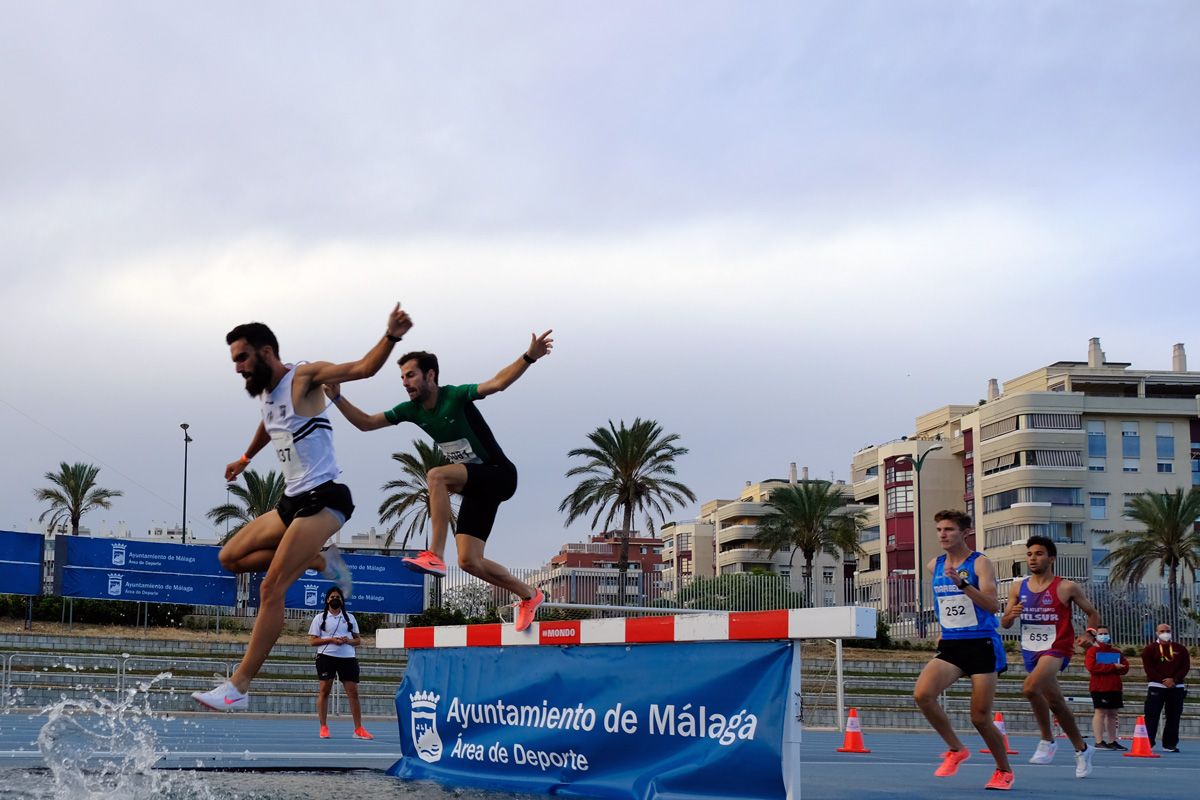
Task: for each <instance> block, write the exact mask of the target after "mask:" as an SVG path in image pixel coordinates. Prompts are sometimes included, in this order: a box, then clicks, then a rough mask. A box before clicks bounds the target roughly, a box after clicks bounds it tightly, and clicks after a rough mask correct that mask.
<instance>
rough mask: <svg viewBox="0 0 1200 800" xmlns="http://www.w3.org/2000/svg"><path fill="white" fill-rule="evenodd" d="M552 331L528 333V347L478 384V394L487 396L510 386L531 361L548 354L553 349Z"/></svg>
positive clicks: (523, 372)
mask: <svg viewBox="0 0 1200 800" xmlns="http://www.w3.org/2000/svg"><path fill="white" fill-rule="evenodd" d="M552 333H554V331H552V330H549V331H546V332H545V333H543V334H542V335H541V336H538V335H537V334H533V333H531V334H529V349H528V350H526V351H525V352H524V353H522V354H521V357H520V358H518V359H517V360H516V361H514V362H513V363H511V364H509V365H508V366H507V367H505V368H504V369H502V370H500V371H499V372H497V373H496V377H494V378H492V379H491V380H487V381H484V382H483V383H481V384H479V389H478V391H479V396H480V397H487V396H488V395H489V394H495V393H496V392H503V391H504V390H505V389H507V388H508V387H509V386H512V385H513V382H514V381H516V379H517V378H519V377H521V376H522V375H524V374H525V370H527V369H529V367H530V365H531V364H533V362H535V361H537V360H538V359H539V358H541V357H542V356H546V355H549V354H550V351H551V350H553V349H554V340H553V339H551V338H550V334H552Z"/></svg>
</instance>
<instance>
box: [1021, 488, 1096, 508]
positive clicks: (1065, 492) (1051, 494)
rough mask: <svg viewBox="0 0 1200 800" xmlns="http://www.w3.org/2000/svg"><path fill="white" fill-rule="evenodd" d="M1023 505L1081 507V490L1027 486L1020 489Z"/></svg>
mask: <svg viewBox="0 0 1200 800" xmlns="http://www.w3.org/2000/svg"><path fill="white" fill-rule="evenodd" d="M1020 493H1021V502H1022V503H1049V504H1050V505H1052V506H1081V505H1083V500H1082V498H1081V496H1080V494H1081V493H1080V490H1079V489H1073V488H1070V487H1063V486H1026V487H1024V488H1022V489H1020Z"/></svg>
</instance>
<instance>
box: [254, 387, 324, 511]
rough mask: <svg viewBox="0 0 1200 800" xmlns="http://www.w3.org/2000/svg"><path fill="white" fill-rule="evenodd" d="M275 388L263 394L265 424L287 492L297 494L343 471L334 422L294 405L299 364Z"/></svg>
mask: <svg viewBox="0 0 1200 800" xmlns="http://www.w3.org/2000/svg"><path fill="white" fill-rule="evenodd" d="M287 368H288V371H287V372H286V373H285V374H284V376H283V378H282V379H280V381H279V385H278V386H276V387H275V389H274V390H273V391H270V392H267V391H264V392H263V393H262V394H261V395H259V401H260V402H261V403H262V419H263V427H264V428H265V429H266V431H267V434H268V435H269V436H270V437H271V447H273V448H274V449H275V455H276V456H277V457H278V458H279V465H280V467H281V468H282V469H283V477H284V481H285V482H286V484H287V485H286V487H285V488H284V491H283V493H284V494H286V495H287V496H288V497H296V496H297V495H300V494H302V493H304V492H307V491H308V490H309V489H313V488H316V487H317V486H320V485H321V484H322V483H325V482H326V481H332V480H334V479H336V478H337V477H338V475H340V474H341V470H340V469H338V465H337V459H336V458H335V457H334V454H333V426H332V425H330V424H329V420H328V419H326V418H325V417H301V416H297V415H296V409H295V408H294V407H293V406H292V378H293V377H295V375H296V369H295V366H294V365H292V364H288V365H287Z"/></svg>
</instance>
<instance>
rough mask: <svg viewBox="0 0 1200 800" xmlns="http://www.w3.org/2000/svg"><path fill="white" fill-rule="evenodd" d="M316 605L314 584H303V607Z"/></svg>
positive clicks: (315, 587) (315, 586)
mask: <svg viewBox="0 0 1200 800" xmlns="http://www.w3.org/2000/svg"><path fill="white" fill-rule="evenodd" d="M316 604H317V585H316V584H315V583H306V584H304V605H306V606H315V605H316Z"/></svg>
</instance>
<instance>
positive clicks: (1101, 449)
mask: <svg viewBox="0 0 1200 800" xmlns="http://www.w3.org/2000/svg"><path fill="white" fill-rule="evenodd" d="M1087 432H1088V457H1089V458H1104V457H1105V456H1107V455H1108V439H1107V438H1106V437H1105V435H1104V420H1102V419H1091V420H1088V424H1087Z"/></svg>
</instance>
